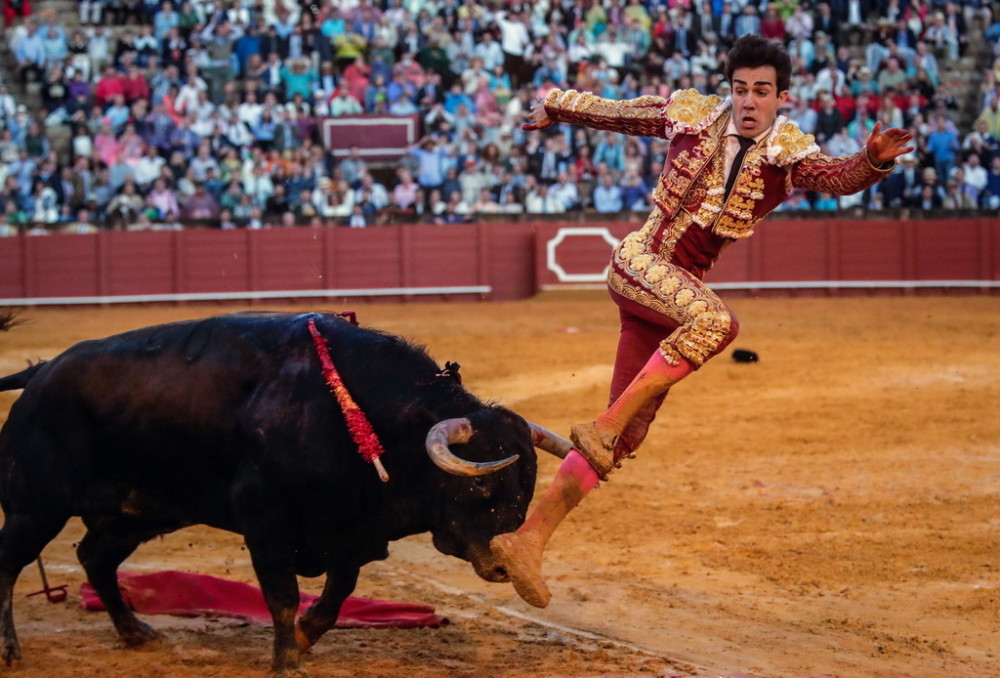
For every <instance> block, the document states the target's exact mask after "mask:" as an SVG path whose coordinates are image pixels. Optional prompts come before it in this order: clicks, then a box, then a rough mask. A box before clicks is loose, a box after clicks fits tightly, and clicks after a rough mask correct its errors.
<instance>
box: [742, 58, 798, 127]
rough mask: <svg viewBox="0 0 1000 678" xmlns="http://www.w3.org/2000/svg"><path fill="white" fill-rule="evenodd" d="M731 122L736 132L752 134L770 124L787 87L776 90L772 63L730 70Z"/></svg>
mask: <svg viewBox="0 0 1000 678" xmlns="http://www.w3.org/2000/svg"><path fill="white" fill-rule="evenodd" d="M732 84H733V94H732V99H733V122H734V123H735V124H736V129H737V131H738V132H739V133H740V135H742V136H745V137H755V136H757V135H758V134H760V133H761V132H763V131H764V130H766V129H768V128H769V127H770V126H771V125H773V124H774V119H775V118H776V117H777V116H778V109H779V108H781V106H782V104H784V103H785V100H786V99H787V98H788V90H781V91H779V90H778V73H777V71H776V70H775V68H774V66H760V67H758V68H737V69H736V70H735V71H733V83H732Z"/></svg>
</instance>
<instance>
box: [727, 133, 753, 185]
mask: <svg viewBox="0 0 1000 678" xmlns="http://www.w3.org/2000/svg"><path fill="white" fill-rule="evenodd" d="M736 140H737V141H739V142H740V150H738V151H737V152H736V157H735V158H733V166H732V167H731V168H730V169H729V178H728V179H726V196H727V197H728V196H729V191H731V190H732V188H733V184H735V183H736V175H738V174H739V173H740V166H741V165H742V164H743V158H744V157H745V156H746V154H747V151H748V150H750V147H751V146H753V139H750V138H748V137H745V136H743V135H739V136H737V137H736Z"/></svg>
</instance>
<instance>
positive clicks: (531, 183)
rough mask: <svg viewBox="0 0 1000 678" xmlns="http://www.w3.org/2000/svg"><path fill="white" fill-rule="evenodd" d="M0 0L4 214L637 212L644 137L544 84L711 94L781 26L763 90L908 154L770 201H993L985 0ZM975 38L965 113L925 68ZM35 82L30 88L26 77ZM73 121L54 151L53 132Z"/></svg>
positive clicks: (34, 224) (998, 149)
mask: <svg viewBox="0 0 1000 678" xmlns="http://www.w3.org/2000/svg"><path fill="white" fill-rule="evenodd" d="M8 7H14V3H12V2H10V0H4V8H5V11H4V14H5V21H6V26H7V30H6V33H7V40H8V43H9V45H10V48H11V50H12V54H13V59H14V62H15V63H16V72H15V73H7V75H8V76H9V77H11V78H13V77H15V76H16V77H17V78H19V79H20V83H21V84H22V85H23V86H25V87H29V88H35V89H37V91H38V92H39V94H40V99H41V108H40V109H29V108H28V107H26V106H25V104H24V103H23V102H19V101H18V98H17V97H16V96H14V95H12V94H11V93H10V92H8V86H7V85H5V84H3V83H0V186H2V190H0V233H8V234H9V233H13V232H17V231H18V230H25V231H27V232H29V233H39V234H40V233H48V232H52V231H53V230H67V231H71V232H92V231H93V230H95V229H96V228H98V227H99V226H100V225H107V226H109V227H113V228H128V229H149V228H180V227H181V225H182V224H187V223H199V224H205V225H212V226H216V227H221V228H236V227H243V226H245V227H251V228H259V227H261V226H264V225H277V224H280V225H290V224H296V223H339V224H344V225H350V226H365V225H370V224H374V223H382V222H385V221H386V220H387V219H388V220H392V219H394V218H396V217H398V218H399V219H401V220H402V219H409V220H415V221H426V222H432V223H461V222H465V221H469V220H472V219H475V218H476V217H477V215H482V214H509V215H515V214H520V213H533V214H558V213H563V212H568V211H574V210H592V211H596V212H599V213H606V214H617V213H620V212H623V211H633V210H634V211H645V210H648V209H649V194H650V190H651V187H652V186H653V185H654V182H655V181H656V179H657V176H658V174H659V171H660V169H661V168H662V166H663V162H664V158H665V157H666V153H667V148H668V142H667V141H666V140H662V139H641V138H633V137H625V136H622V135H619V134H614V133H610V132H599V131H591V130H586V129H582V128H573V127H570V126H567V125H555V126H553V127H551V128H549V129H547V130H544V131H533V132H524V131H523V130H522V129H521V127H520V125H521V122H522V121H523V119H524V117H525V114H526V112H527V111H528V110H529V108H530V106H531V104H532V102H533V101H535V100H536V98H538V97H542V96H544V95H545V94H546V92H548V91H549V90H550V89H551V88H554V87H560V88H571V87H572V88H575V89H584V90H590V91H594V92H596V93H598V94H600V95H602V96H606V97H612V98H631V97H636V96H640V95H644V94H651V95H656V96H662V97H665V96H668V95H669V94H670V93H671V92H672V91H674V90H676V89H680V88H689V87H693V88H696V89H698V90H699V91H702V92H704V93H712V94H718V95H720V96H723V97H725V96H727V95H728V93H729V84H728V83H727V82H725V79H724V78H723V77H722V75H721V73H722V70H723V66H724V60H725V55H726V51H727V49H728V48H729V47H730V46H731V45H732V43H733V42H734V41H735V40H736V39H737V38H738V37H739V36H741V35H744V34H746V33H751V32H756V33H761V34H762V35H765V36H767V37H769V38H773V39H776V40H781V41H783V42H784V43H785V44H786V45H787V47H788V50H789V52H790V54H791V55H792V60H793V78H792V85H791V88H790V96H789V99H788V103H787V107H786V109H785V110H783V111H782V113H783V114H784V115H787V116H788V118H790V119H791V120H794V121H795V122H796V123H797V124H798V125H799V127H801V128H802V129H803V130H804V131H805V132H807V133H811V134H814V135H815V136H816V139H817V141H818V142H819V143H820V144H821V147H822V148H823V149H824V151H826V152H827V153H829V154H831V155H843V154H847V153H852V152H855V151H857V150H858V149H860V148H861V146H862V144H863V143H864V140H865V139H866V137H867V135H868V133H869V131H870V130H871V129H872V127H873V126H874V124H875V122H876V121H877V120H881V121H882V122H883V124H884V125H892V126H896V127H906V128H909V129H911V130H912V131H913V132H914V135H915V138H916V140H917V150H916V152H915V153H913V154H910V155H909V156H907V157H904V158H903V159H902V162H901V163H900V164H899V168H898V169H897V170H896V171H895V172H894V173H893V174H892V175H890V176H889V177H888V178H887V179H886V180H885V181H883V182H882V183H881V184H880V185H879V186H878V187H877V189H876V190H871V191H866V192H865V193H863V194H859V195H856V196H848V197H840V198H837V197H832V196H829V195H821V194H820V195H817V194H813V193H806V192H797V193H796V194H794V195H793V196H792V197H791V199H790V200H789V201H788V202H787V203H786V204H785V205H784V206H783V207H782V208H781V209H783V210H814V211H815V210H837V209H844V208H845V207H850V206H854V205H857V206H861V207H862V208H864V209H871V210H878V209H883V208H900V207H909V208H920V209H926V208H950V209H967V208H986V209H997V208H1000V145H998V140H1000V4H997V3H994V4H993V5H992V6H991V5H990V4H989V3H988V2H986V0H967V1H965V2H952V1H947V0H876V1H860V0H826V1H823V2H812V1H810V0H776V1H768V0H759V1H758V0H730V1H723V0H703V1H698V0H654V1H653V2H648V1H646V0H540V1H536V2H530V3H529V2H516V1H515V2H502V1H500V0H388V1H382V2H375V1H373V0H317V1H316V2H307V1H305V0H303V2H302V4H300V3H299V2H298V1H297V0H181V1H180V4H179V6H175V5H174V3H173V2H171V0H79V24H78V25H76V23H77V22H73V23H74V26H71V27H68V26H67V25H64V23H63V22H62V21H61V20H60V18H59V17H58V16H56V15H55V13H53V12H52V11H51V10H43V11H41V12H36V13H32V12H31V9H30V5H29V4H28V2H27V0H22V2H19V3H17V8H18V11H17V12H13V11H12V12H7V8H8ZM970 25H976V26H979V27H981V29H982V31H983V33H984V35H985V40H986V41H987V43H988V44H990V45H992V48H993V60H992V61H991V63H983V64H981V65H980V66H978V68H979V70H980V71H981V73H982V76H983V84H982V87H981V91H979V92H976V93H974V96H977V97H978V98H979V100H980V102H979V108H980V109H981V114H980V115H979V116H978V118H976V120H975V123H974V125H973V128H972V129H959V128H957V127H956V125H955V123H954V122H953V118H954V117H955V116H954V112H955V111H956V110H957V108H958V105H959V102H957V101H955V99H954V97H953V95H952V93H951V92H952V91H953V90H952V88H951V83H948V82H943V81H942V80H943V78H944V73H945V70H944V69H943V68H942V65H941V64H942V63H948V62H949V61H953V60H955V59H959V58H961V57H962V56H964V55H966V54H968V52H969V26H970ZM29 83H33V84H29ZM358 114H371V115H415V116H419V119H420V121H421V124H422V137H421V138H420V140H419V141H418V142H417V143H416V144H415V145H414V146H413V147H412V148H411V149H410V151H409V153H407V154H406V155H404V156H403V157H402V158H401V159H400V160H399V162H398V163H394V164H393V165H392V167H391V168H387V167H384V166H383V167H370V166H369V163H368V162H367V161H366V160H365V159H364V156H363V154H362V153H361V152H360V151H359V150H358V149H357V148H352V149H351V150H350V152H349V153H346V154H344V155H335V154H333V153H332V152H330V151H329V150H327V149H325V148H324V147H323V146H322V144H321V143H320V139H319V135H318V129H317V124H316V120H317V116H343V115H358ZM57 127H62V128H64V129H66V130H68V131H69V136H70V139H71V141H70V143H69V149H68V151H67V152H62V153H61V152H60V151H59V150H57V149H54V148H53V143H52V141H51V140H50V138H49V135H50V131H51V130H53V129H55V128H57Z"/></svg>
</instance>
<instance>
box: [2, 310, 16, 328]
mask: <svg viewBox="0 0 1000 678" xmlns="http://www.w3.org/2000/svg"><path fill="white" fill-rule="evenodd" d="M19 322H20V321H19V320H17V318H15V317H14V312H13V311H11V310H8V309H3V310H2V311H0V332H6V331H7V330H9V329H10V328H12V327H13V326H14V325H17V324H18V323H19Z"/></svg>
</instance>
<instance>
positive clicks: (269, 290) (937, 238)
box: [0, 218, 1000, 304]
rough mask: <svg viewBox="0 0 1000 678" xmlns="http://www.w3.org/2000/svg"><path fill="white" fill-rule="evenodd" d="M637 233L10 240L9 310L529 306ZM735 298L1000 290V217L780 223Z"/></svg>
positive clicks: (1, 259) (329, 231)
mask: <svg viewBox="0 0 1000 678" xmlns="http://www.w3.org/2000/svg"><path fill="white" fill-rule="evenodd" d="M637 226H638V224H637V222H628V223H587V224H581V223H577V222H545V223H530V222H517V223H479V224H473V225H454V226H430V225H409V226H392V227H375V228H367V229H348V228H335V227H328V228H292V229H270V230H261V231H247V230H234V231H216V230H210V229H190V230H186V231H178V232H152V233H123V232H102V233H98V234H96V235H52V236H36V237H31V236H17V237H13V238H0V303H4V304H17V303H28V304H44V303H111V302H122V301H130V300H131V301H156V300H159V301H171V300H181V301H182V300H184V299H192V298H204V299H210V298H223V299H226V298H228V299H252V298H275V297H279V298H280V297H295V296H306V297H308V296H315V297H323V296H330V297H338V296H389V297H391V298H407V297H410V296H416V295H431V296H433V297H434V298H453V297H454V298H466V299H468V298H484V299H485V298H488V299H517V298H524V297H528V296H531V295H532V294H534V293H535V292H536V291H537V290H539V289H550V288H558V287H566V286H574V285H585V286H591V287H600V286H602V285H603V280H604V271H605V269H606V266H607V264H608V261H609V259H610V254H611V250H612V248H613V245H614V243H615V242H617V240H618V239H619V238H621V237H623V236H624V235H625V234H627V233H628V232H629V231H631V230H633V229H635V228H637ZM707 279H708V281H709V282H710V284H712V285H713V286H714V287H715V288H716V289H718V290H720V291H723V292H734V291H735V292H736V293H759V292H762V291H764V292H767V291H772V290H776V291H780V292H781V293H784V294H788V293H794V291H795V290H807V291H809V293H815V292H814V291H813V290H815V289H817V288H818V289H824V290H830V289H833V290H836V289H841V288H845V287H862V288H865V289H874V290H883V291H891V290H895V293H900V291H908V290H910V289H913V288H924V287H932V288H944V287H957V288H961V289H965V290H968V291H973V292H985V291H994V292H995V291H996V290H997V289H1000V220H995V219H983V218H973V219H955V220H939V221H914V222H902V221H892V220H885V221H851V220H838V221H833V220H829V221H808V220H801V221H793V220H768V221H766V222H765V223H764V224H762V225H761V226H760V227H759V228H758V233H757V234H756V235H754V237H752V238H750V239H749V240H747V241H744V242H738V243H735V244H734V245H733V246H732V247H730V248H728V249H727V250H726V251H725V252H724V253H723V255H722V257H721V259H720V262H719V264H718V265H717V266H716V268H715V269H713V270H712V271H710V272H709V275H708V276H707Z"/></svg>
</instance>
